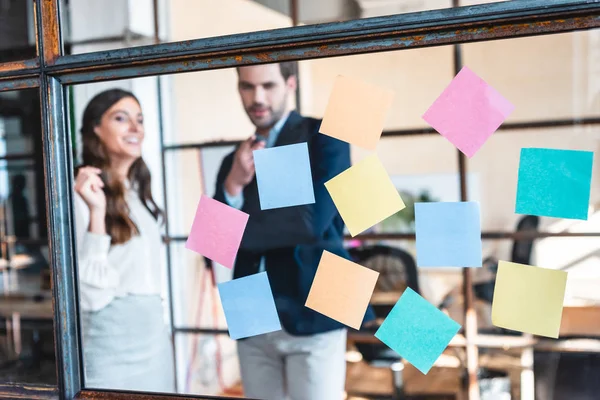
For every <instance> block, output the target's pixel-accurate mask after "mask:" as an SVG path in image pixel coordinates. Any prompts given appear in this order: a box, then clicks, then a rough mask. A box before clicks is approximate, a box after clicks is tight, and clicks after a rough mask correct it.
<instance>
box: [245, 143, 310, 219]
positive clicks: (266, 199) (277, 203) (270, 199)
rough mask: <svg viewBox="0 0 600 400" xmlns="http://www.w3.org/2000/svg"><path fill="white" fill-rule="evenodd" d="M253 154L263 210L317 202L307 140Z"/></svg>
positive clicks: (256, 151) (257, 151)
mask: <svg viewBox="0 0 600 400" xmlns="http://www.w3.org/2000/svg"><path fill="white" fill-rule="evenodd" d="M253 154H254V165H255V167H256V183H257V184H258V198H259V201H260V208H261V209H262V210H268V209H272V208H281V207H291V206H299V205H302V204H312V203H314V202H315V193H314V190H313V182H312V174H311V170H310V158H309V156H308V145H307V144H306V143H298V144H291V145H287V146H279V147H272V148H269V149H262V150H255V151H254V153H253Z"/></svg>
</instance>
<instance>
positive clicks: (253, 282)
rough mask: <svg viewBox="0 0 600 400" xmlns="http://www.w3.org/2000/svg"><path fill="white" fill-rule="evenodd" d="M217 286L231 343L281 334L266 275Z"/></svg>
mask: <svg viewBox="0 0 600 400" xmlns="http://www.w3.org/2000/svg"><path fill="white" fill-rule="evenodd" d="M217 286H218V289H219V296H220V297H221V304H222V305H223V311H224V313H225V320H226V321H227V328H228V329H229V336H230V337H231V338H232V339H242V338H247V337H251V336H256V335H261V334H263V333H269V332H274V331H278V330H281V324H280V322H279V317H278V315H277V309H276V308H275V300H274V299H273V293H272V292H271V285H270V284H269V278H268V277H267V273H266V272H260V273H258V274H254V275H249V276H245V277H243V278H239V279H234V280H232V281H228V282H224V283H219V284H218V285H217Z"/></svg>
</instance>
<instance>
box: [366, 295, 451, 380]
mask: <svg viewBox="0 0 600 400" xmlns="http://www.w3.org/2000/svg"><path fill="white" fill-rule="evenodd" d="M459 329H460V324H458V323H457V322H455V321H454V320H452V319H451V318H450V317H448V316H447V315H446V314H444V313H443V312H441V311H440V310H438V309H437V308H436V307H434V306H433V305H432V304H431V303H429V302H428V301H427V300H425V299H424V298H422V297H421V296H419V295H418V294H417V293H416V292H415V291H414V290H412V289H411V288H407V289H406V290H405V291H404V293H403V294H402V296H401V297H400V299H399V300H398V302H397V303H396V305H395V306H394V308H392V311H390V313H389V314H388V316H387V318H386V319H385V320H384V321H383V323H382V324H381V326H380V327H379V329H378V330H377V332H376V333H375V337H377V338H378V339H379V340H381V341H382V342H383V343H385V345H386V346H388V347H389V348H391V349H392V350H394V351H395V352H396V353H398V354H399V355H400V356H402V357H403V358H404V359H406V360H407V361H408V362H410V363H411V364H412V365H414V366H415V367H416V368H417V369H418V370H419V371H421V372H422V373H424V374H427V373H428V372H429V370H430V369H431V367H433V364H434V363H435V360H437V359H438V357H439V356H440V355H441V354H442V352H443V351H444V349H446V347H448V343H450V340H452V338H453V337H454V335H456V333H457V332H458V330H459Z"/></svg>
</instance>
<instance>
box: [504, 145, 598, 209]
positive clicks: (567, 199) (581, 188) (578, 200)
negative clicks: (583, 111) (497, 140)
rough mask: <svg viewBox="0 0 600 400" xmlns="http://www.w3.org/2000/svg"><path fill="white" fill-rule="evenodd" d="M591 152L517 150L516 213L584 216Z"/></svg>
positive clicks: (588, 187) (588, 188) (588, 196)
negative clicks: (518, 153)
mask: <svg viewBox="0 0 600 400" xmlns="http://www.w3.org/2000/svg"><path fill="white" fill-rule="evenodd" d="M593 158H594V153H592V152H591V151H579V150H556V149H539V148H525V149H521V160H520V162H519V181H518V184H517V203H516V206H515V212H516V213H517V214H529V215H538V216H543V217H555V218H570V219H582V220H587V219H588V208H589V203H590V186H591V182H592V163H593Z"/></svg>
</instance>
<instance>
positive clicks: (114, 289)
mask: <svg viewBox="0 0 600 400" xmlns="http://www.w3.org/2000/svg"><path fill="white" fill-rule="evenodd" d="M81 133H82V141H83V164H84V166H82V167H80V168H79V170H78V173H77V178H76V181H75V191H76V193H77V194H76V196H75V205H76V207H75V216H76V219H77V242H78V249H79V252H78V253H79V254H78V257H79V263H80V264H79V265H80V268H79V281H80V282H79V284H80V289H81V308H82V330H83V342H84V363H85V378H86V384H87V385H88V386H90V387H94V388H111V389H114V388H119V389H129V390H149V391H165V392H168V391H173V390H174V376H173V368H169V367H167V368H165V366H169V365H171V366H172V365H173V354H172V347H171V344H170V336H169V333H168V331H167V329H166V325H165V323H164V320H163V318H162V315H163V306H162V299H161V297H160V289H161V284H160V254H159V253H158V252H159V249H160V243H161V237H160V230H159V225H158V223H157V220H158V219H159V217H161V216H162V211H161V210H160V209H159V208H158V207H157V205H156V203H155V202H154V200H153V198H152V193H151V190H150V173H149V171H148V168H147V166H146V164H145V163H144V160H143V159H142V157H141V154H142V151H141V146H142V142H143V139H144V128H143V116H142V110H141V107H140V105H139V102H138V100H137V99H136V98H135V96H134V95H133V94H131V93H130V92H126V91H124V90H120V89H113V90H108V91H104V92H102V93H100V94H98V95H96V96H95V97H94V98H93V99H92V100H91V101H90V102H89V104H88V105H87V107H86V109H85V112H84V114H83V124H82V128H81Z"/></svg>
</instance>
